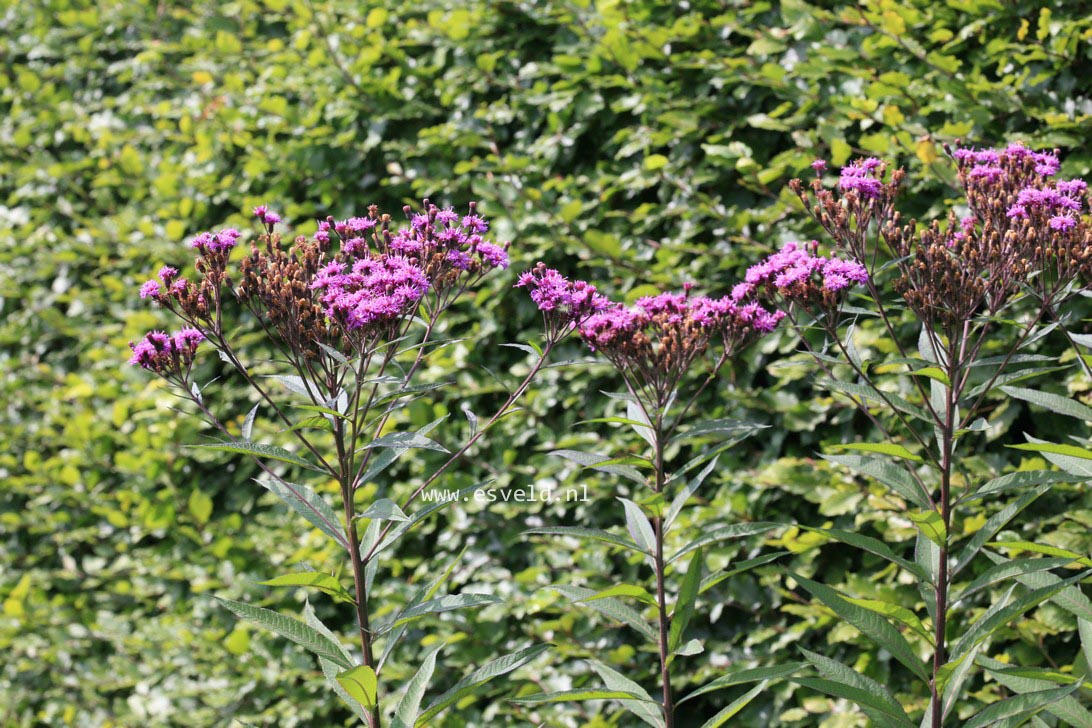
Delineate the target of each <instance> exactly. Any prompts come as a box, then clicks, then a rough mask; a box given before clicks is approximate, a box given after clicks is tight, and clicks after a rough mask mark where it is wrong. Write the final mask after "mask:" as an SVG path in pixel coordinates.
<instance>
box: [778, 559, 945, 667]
mask: <svg viewBox="0 0 1092 728" xmlns="http://www.w3.org/2000/svg"><path fill="white" fill-rule="evenodd" d="M789 575H790V576H792V578H793V579H795V580H796V582H797V583H798V584H800V586H802V587H803V588H804V589H806V590H807V591H808V592H810V593H811V594H812V596H814V597H815V598H817V599H818V600H819V601H821V602H822V603H823V604H825V605H826V606H827V607H829V608H830V609H831V610H832V611H833V612H834V613H835V614H837V615H838V616H839V617H841V618H842V619H844V620H846V621H847V622H849V623H850V624H852V625H853V626H854V627H856V628H857V629H858V630H860V632H861V633H862V634H864V635H865V636H867V637H868V638H869V639H871V640H873V641H874V642H876V644H878V645H879V646H880V647H883V648H884V649H885V650H887V651H888V652H890V653H891V656H892V657H894V658H895V659H896V660H898V661H899V662H901V663H902V664H903V665H905V666H906V667H908V668H910V670H911V671H912V672H913V673H914V674H915V675H917V676H918V677H920V678H921V679H922V680H924V681H926V682H928V680H929V675H928V673H927V672H926V670H925V665H924V664H923V663H922V661H921V660H919V659H918V657H917V655H916V654H915V653H914V650H913V648H912V647H911V646H910V643H909V642H907V641H906V638H905V637H903V635H902V633H901V632H899V630H898V629H896V628H895V627H894V626H893V625H892V624H891V623H890V622H888V621H887V620H886V619H885V618H883V617H881V616H880V615H879V614H876V613H875V612H873V611H871V610H869V609H865V608H864V607H861V606H858V605H856V604H853V603H852V602H850V601H848V600H847V599H846V598H845V597H843V596H842V595H841V594H839V593H838V592H836V591H835V590H834V589H831V588H830V587H828V586H825V585H823V584H819V583H817V582H814V581H812V580H811V579H805V578H804V577H802V576H799V575H797V574H794V573H792V572H789Z"/></svg>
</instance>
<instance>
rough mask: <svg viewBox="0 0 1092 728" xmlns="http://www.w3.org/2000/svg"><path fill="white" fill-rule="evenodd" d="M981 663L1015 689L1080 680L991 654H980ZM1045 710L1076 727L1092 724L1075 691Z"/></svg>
mask: <svg viewBox="0 0 1092 728" xmlns="http://www.w3.org/2000/svg"><path fill="white" fill-rule="evenodd" d="M978 664H980V665H982V667H984V668H986V670H987V671H988V672H989V673H990V675H991V676H992V677H993V678H994V679H995V680H997V682H999V683H1001V684H1002V685H1004V686H1005V687H1007V688H1008V689H1009V690H1011V691H1013V692H1014V693H1031V692H1036V691H1041V690H1050V689H1052V688H1055V687H1057V686H1058V684H1059V683H1061V684H1062V685H1065V686H1069V685H1073V683H1074V682H1078V683H1079V682H1080V680H1079V679H1076V678H1074V677H1073V676H1072V675H1065V674H1062V673H1056V672H1054V673H1052V672H1051V671H1046V670H1021V669H1020V668H1017V667H1013V666H1011V665H1006V664H1005V663H1003V662H998V661H997V660H993V659H990V658H988V657H980V658H978ZM1041 676H1047V677H1045V678H1044V677H1041ZM1084 685H1085V686H1086V687H1088V686H1089V685H1090V683H1088V682H1085V683H1084ZM1046 710H1047V712H1048V713H1050V714H1052V715H1054V716H1056V717H1057V718H1058V719H1059V720H1061V721H1064V724H1065V725H1068V726H1073V728H1092V713H1090V712H1088V710H1086V709H1085V708H1084V707H1083V706H1082V705H1081V704H1080V702H1079V701H1078V700H1077V699H1076V698H1075V697H1074V696H1072V695H1066V696H1065V697H1063V698H1061V699H1059V700H1057V701H1055V702H1053V703H1051V704H1050V705H1048V706H1047V708H1046Z"/></svg>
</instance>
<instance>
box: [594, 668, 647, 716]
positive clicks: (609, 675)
mask: <svg viewBox="0 0 1092 728" xmlns="http://www.w3.org/2000/svg"><path fill="white" fill-rule="evenodd" d="M590 663H591V666H592V669H593V670H595V672H596V673H598V674H599V678H600V679H601V680H602V681H603V685H604V687H606V688H607V690H614V691H619V692H623V693H630V694H633V695H636V696H637V698H638V699H637V700H620V701H619V702H620V703H621V704H622V707H623V708H625V709H626V710H628V711H629V712H630V713H633V714H634V715H635V716H637V717H638V718H640V719H641V720H642V721H644V722H645V723H647V724H648V725H650V726H654V728H662V726H663V725H664V714H663V711H662V710H661V709H660V706H659V705H658V704H657V703H656V701H654V700H653V699H652V697H651V696H650V695H649V694H648V693H647V692H646V691H645V689H644V688H642V687H641V686H640V685H638V684H637V683H635V682H633V681H632V680H630V679H629V678H628V677H626V676H625V675H623V674H621V673H620V672H617V671H615V670H613V669H612V668H610V667H607V666H606V665H604V664H602V663H599V662H596V661H594V660H591V661H590Z"/></svg>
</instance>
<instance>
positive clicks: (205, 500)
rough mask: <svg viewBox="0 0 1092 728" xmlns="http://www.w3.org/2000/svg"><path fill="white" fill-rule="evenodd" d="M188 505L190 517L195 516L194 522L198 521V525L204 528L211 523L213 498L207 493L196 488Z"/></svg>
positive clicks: (191, 493) (191, 492)
mask: <svg viewBox="0 0 1092 728" xmlns="http://www.w3.org/2000/svg"><path fill="white" fill-rule="evenodd" d="M186 505H187V507H188V508H189V510H190V515H192V516H193V520H195V521H197V525H199V526H204V525H205V524H206V523H208V522H209V518H210V517H211V516H212V498H210V497H209V496H208V495H207V494H206V493H204V492H203V491H201V490H199V489H197V488H194V489H193V490H192V491H190V499H189V501H188V502H187V504H186Z"/></svg>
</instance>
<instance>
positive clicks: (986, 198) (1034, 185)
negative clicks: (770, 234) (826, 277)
mask: <svg viewBox="0 0 1092 728" xmlns="http://www.w3.org/2000/svg"><path fill="white" fill-rule="evenodd" d="M951 154H952V156H953V157H954V158H955V160H956V162H957V164H958V167H959V180H960V184H961V185H962V187H963V189H964V191H965V193H966V196H967V202H968V206H969V208H970V212H971V214H970V215H968V216H966V217H963V218H962V219H958V220H957V218H956V216H955V214H954V213H950V214H949V215H948V217H947V219H946V220H943V221H941V220H935V221H932V222H930V223H929V224H928V225H927V226H925V227H924V228H922V229H920V230H919V229H918V224H917V222H916V221H913V220H911V221H910V222H909V223H908V224H904V223H903V222H902V220H901V218H900V215H899V213H898V212H897V211H896V210H895V209H894V203H895V198H896V195H897V193H898V189H899V186H900V184H901V182H902V179H903V178H904V176H905V175H904V173H903V171H902V170H896V171H895V172H894V173H892V174H891V175H890V178H889V179H888V175H887V167H886V165H885V164H884V163H883V162H881V161H880V160H877V159H872V158H869V159H862V160H857V161H855V162H853V163H852V164H850V165H849V166H847V167H845V168H843V169H842V170H841V174H840V176H839V181H838V190H837V191H834V190H829V189H826V188H825V187H824V185H823V181H822V179H821V178H818V177H817V178H816V179H815V180H814V181H813V182H812V183H811V185H810V189H809V188H806V187H805V186H804V185H803V183H801V182H800V181H799V180H793V181H792V183H791V184H790V186H791V187H792V189H793V190H794V191H795V192H796V193H797V195H798V196H799V197H800V198H801V200H802V201H803V202H804V204H805V206H806V208H807V209H808V211H809V212H810V213H811V215H812V217H813V218H814V219H815V220H816V221H817V222H819V224H820V225H821V226H822V227H823V228H824V230H826V232H827V233H828V234H829V235H830V236H831V238H832V240H833V242H834V244H835V246H836V247H838V248H840V249H841V250H843V251H845V252H847V253H849V254H850V255H851V256H853V258H855V259H856V260H858V261H862V262H864V263H866V264H868V265H869V266H870V267H871V268H872V272H873V273H875V270H876V267H877V265H878V262H879V257H880V254H881V251H880V248H879V246H878V245H877V244H875V243H874V242H872V237H871V230H872V223H873V222H875V223H876V225H877V227H878V230H879V233H880V237H881V238H882V240H883V241H884V243H886V246H887V249H888V251H887V252H888V253H889V254H890V255H891V257H892V258H893V259H894V261H895V267H896V270H897V276H896V279H895V281H894V287H895V289H896V291H898V293H899V294H900V295H901V296H902V297H903V299H904V300H905V301H906V303H907V305H908V306H909V307H910V309H911V310H913V311H914V312H915V313H916V314H917V315H918V316H919V317H920V318H921V319H922V320H923V321H925V322H927V323H928V324H929V325H930V326H939V327H941V328H943V329H946V330H954V329H958V328H961V327H962V326H963V325H964V324H965V323H966V322H967V321H969V320H970V319H971V318H972V317H974V316H975V315H977V314H979V313H983V312H985V313H989V314H994V313H997V312H998V311H999V310H1001V308H1003V307H1004V306H1005V304H1006V303H1007V302H1008V301H1009V300H1011V299H1012V297H1013V295H1014V294H1016V293H1017V292H1019V291H1020V290H1021V288H1022V287H1023V286H1026V285H1029V284H1034V288H1035V290H1037V291H1038V293H1039V295H1040V296H1041V297H1042V298H1043V299H1044V300H1048V301H1049V300H1050V299H1052V298H1053V297H1055V296H1057V295H1059V294H1060V293H1062V292H1063V290H1064V289H1065V288H1066V286H1068V285H1069V284H1070V283H1071V282H1073V281H1074V280H1076V279H1078V278H1084V279H1085V280H1087V278H1088V276H1089V272H1090V270H1092V232H1090V229H1089V226H1088V224H1087V223H1086V221H1085V220H1084V218H1083V217H1082V213H1083V210H1084V196H1085V195H1086V193H1087V185H1086V184H1085V183H1084V181H1083V180H1060V181H1053V180H1052V179H1051V178H1052V177H1053V175H1055V174H1056V173H1057V172H1058V170H1059V167H1060V163H1059V161H1058V157H1057V153H1056V152H1035V151H1032V150H1030V149H1028V148H1027V147H1025V146H1023V145H1021V144H1011V145H1009V146H1008V147H1006V148H1004V149H986V150H978V149H970V148H959V149H956V150H955V151H953V152H951ZM813 167H814V168H816V170H817V172H819V173H820V174H821V172H822V170H823V169H825V163H823V164H821V165H818V166H816V165H813ZM793 254H794V255H799V253H798V252H796V251H793ZM752 270H754V269H752ZM763 270H764V269H763ZM791 270H793V269H790V271H791ZM824 272H825V271H824ZM783 275H785V274H783ZM792 275H801V274H800V273H795V272H793V273H792V274H791V275H785V277H783V278H782V279H781V280H782V281H783V282H784V281H787V280H788V279H789V278H790V277H791V276H792ZM836 280H838V279H836ZM851 280H852V279H851ZM857 282H861V283H866V282H867V279H861V280H859V281H857ZM773 285H774V286H777V287H778V288H779V293H782V292H781V291H780V286H779V285H778V282H777V280H776V279H775V280H774V283H773ZM782 295H785V294H784V293H782ZM786 298H791V296H786ZM795 299H796V300H799V301H800V302H801V303H804V304H805V305H812V306H817V307H823V308H825V307H827V306H828V305H829V304H830V303H831V302H832V301H831V298H830V297H829V296H826V297H824V295H823V287H821V286H818V285H816V283H815V282H813V283H812V284H811V285H810V287H808V288H807V289H806V290H805V289H804V288H801V290H799V291H798V292H797V294H796V296H795Z"/></svg>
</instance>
